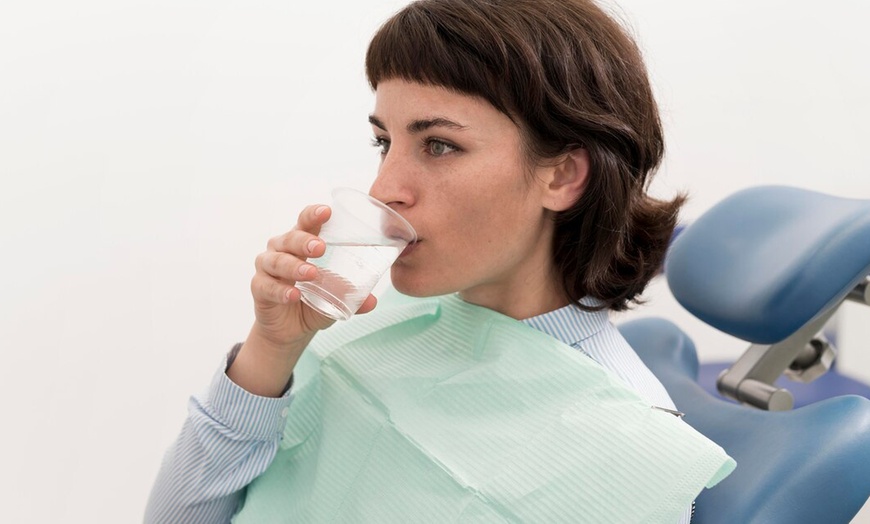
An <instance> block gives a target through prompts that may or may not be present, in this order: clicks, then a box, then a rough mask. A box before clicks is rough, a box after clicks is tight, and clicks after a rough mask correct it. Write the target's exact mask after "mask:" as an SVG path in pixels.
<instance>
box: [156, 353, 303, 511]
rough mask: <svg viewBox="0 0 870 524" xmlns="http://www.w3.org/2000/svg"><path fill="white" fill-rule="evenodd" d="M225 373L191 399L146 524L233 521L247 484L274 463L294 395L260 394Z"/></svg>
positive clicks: (168, 455)
mask: <svg viewBox="0 0 870 524" xmlns="http://www.w3.org/2000/svg"><path fill="white" fill-rule="evenodd" d="M240 346H241V344H239V345H237V346H236V347H235V348H234V351H233V352H232V353H231V355H230V358H228V360H229V361H231V360H232V357H234V356H235V354H234V353H237V352H238V349H239V348H240ZM230 363H231V364H232V362H230ZM231 367H232V366H231ZM224 369H226V366H224V367H223V368H222V369H221V370H220V371H219V372H218V373H217V374H216V375H215V377H214V380H213V381H212V384H211V386H210V388H209V389H208V391H207V392H206V393H205V394H204V395H195V396H193V397H191V399H190V403H189V408H188V409H189V414H188V418H187V420H186V421H185V423H184V426H183V428H182V430H181V434H180V435H179V436H178V438H177V439H176V441H175V442H174V443H173V445H172V447H170V448H169V450H168V451H167V452H166V455H165V457H164V459H163V464H162V466H161V469H160V473H159V474H158V476H157V481H156V482H155V484H154V487H153V489H152V492H151V496H150V498H149V500H148V505H147V507H146V510H145V522H146V523H164V522H166V523H169V522H172V523H175V522H185V523H188V522H190V523H197V522H203V523H206V522H207V523H215V522H229V521H230V518H231V517H232V516H233V514H234V513H235V511H236V509H237V507H238V505H239V502H240V501H241V499H242V496H243V493H244V488H245V486H247V485H248V484H249V483H250V482H251V481H252V480H254V479H255V478H256V477H257V476H258V475H260V474H261V473H262V472H263V471H265V470H266V468H267V467H269V464H271V462H272V460H273V459H274V457H275V453H276V452H277V449H278V443H279V442H280V438H281V434H282V433H283V430H284V426H285V423H286V414H287V411H288V406H289V405H290V403H291V400H292V398H291V396H290V394H289V393H287V392H282V393H283V395H282V396H280V397H277V398H270V397H265V396H259V395H255V394H253V393H250V392H249V391H246V390H245V389H244V388H242V387H240V386H239V385H237V384H235V383H234V382H233V381H232V380H230V378H229V377H228V376H227V373H225V372H224ZM285 382H286V380H285Z"/></svg>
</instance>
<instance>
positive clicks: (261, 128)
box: [0, 0, 870, 523]
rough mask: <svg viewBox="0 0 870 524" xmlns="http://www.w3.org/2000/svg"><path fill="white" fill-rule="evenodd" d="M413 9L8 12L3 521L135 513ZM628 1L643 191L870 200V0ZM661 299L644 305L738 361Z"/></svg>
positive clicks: (2, 38)
mask: <svg viewBox="0 0 870 524" xmlns="http://www.w3.org/2000/svg"><path fill="white" fill-rule="evenodd" d="M403 3H404V1H400V0H368V1H350V0H341V1H339V2H299V3H297V2H290V1H288V0H282V1H276V0H261V1H256V2H242V1H241V0H211V1H208V2H206V1H204V0H173V1H171V2H170V1H167V0H150V1H148V2H145V1H141V0H121V1H118V0H112V1H109V0H85V1H83V2H60V1H53V2H52V1H45V0H35V1H30V2H3V3H2V4H0V240H2V250H3V251H2V258H0V297H2V298H0V341H2V343H3V348H4V349H3V358H2V364H0V388H2V389H0V398H2V399H3V412H4V413H3V415H4V417H3V419H4V424H3V428H4V431H3V434H2V437H0V439H2V446H0V463H2V464H3V466H2V471H3V473H2V474H0V493H3V497H2V498H3V499H4V502H3V504H2V506H3V510H4V512H5V514H4V520H6V521H9V522H40V523H42V522H61V521H62V522H106V523H118V522H136V521H139V520H141V514H142V509H143V507H144V503H145V500H146V497H147V495H148V491H149V489H150V485H151V482H152V480H153V478H154V476H155V474H156V471H157V468H158V466H159V463H160V458H161V456H162V453H163V451H164V449H165V448H166V447H167V446H168V445H169V443H170V441H171V440H172V439H173V437H174V436H175V434H176V432H177V430H178V428H179V426H180V424H181V421H182V420H183V417H184V416H185V412H186V406H185V402H186V398H187V396H188V395H189V394H190V393H193V392H195V391H197V390H199V389H201V388H202V387H204V386H205V385H206V384H207V382H208V380H209V378H210V376H211V374H212V372H213V371H214V370H215V368H216V366H217V365H218V363H219V361H220V359H221V355H222V354H223V353H224V352H225V351H226V350H227V349H228V348H229V347H230V345H231V344H232V343H233V342H235V341H237V340H241V339H243V338H244V337H245V335H246V333H247V329H248V328H249V326H250V324H251V321H252V313H251V299H250V297H249V291H248V283H249V279H250V277H251V275H252V274H253V260H254V257H255V256H256V254H257V253H258V252H259V251H261V250H262V248H263V247H264V245H265V242H266V240H267V239H268V238H269V237H270V236H272V235H275V234H278V233H281V232H283V231H284V230H286V229H288V228H289V227H291V226H292V225H293V224H294V223H295V217H296V214H297V213H298V211H299V210H300V209H301V207H302V206H304V205H305V204H307V203H312V202H321V201H326V199H327V195H328V189H329V188H330V187H332V186H336V185H351V186H356V187H359V188H366V187H367V186H368V184H369V183H370V181H371V180H372V178H373V176H374V173H375V167H376V164H377V156H376V153H375V151H374V150H373V149H372V148H371V147H370V146H369V138H370V131H369V128H368V124H367V123H366V117H367V114H368V112H369V111H370V110H371V108H372V100H373V99H372V95H371V93H370V92H369V90H368V88H367V86H366V84H365V80H364V77H363V56H364V51H365V45H366V42H367V40H368V38H369V37H370V36H371V34H372V33H373V31H374V30H375V29H376V27H377V25H378V24H379V23H380V22H381V21H382V20H384V19H385V18H386V17H387V16H388V15H389V14H390V13H392V12H393V11H394V10H396V9H397V8H398V7H400V6H401V5H402V4H403ZM620 12H621V13H622V15H621V16H623V17H624V18H625V19H626V20H628V21H629V23H630V24H631V25H632V26H633V27H634V28H635V31H636V33H637V34H639V35H640V41H641V44H642V47H643V48H644V49H645V52H646V54H647V57H648V62H649V67H650V70H651V74H652V77H653V79H654V83H655V87H656V90H657V92H658V95H659V98H660V102H661V106H662V110H663V115H664V119H665V124H666V128H667V133H668V149H669V154H668V159H667V162H666V164H665V166H664V168H663V170H662V172H661V175H660V177H659V179H658V181H657V183H656V185H655V189H656V191H657V192H659V193H660V194H663V195H668V194H672V193H673V192H674V191H676V190H682V189H685V190H688V191H689V192H690V193H691V195H692V197H693V199H692V201H691V203H690V204H689V206H688V208H687V210H686V218H688V219H691V217H693V216H697V215H698V214H699V213H700V212H702V211H703V210H704V209H706V208H708V207H709V206H710V205H711V204H713V203H714V202H716V201H717V200H719V199H721V198H722V197H724V196H725V195H726V194H729V193H731V192H733V191H735V190H737V189H739V188H742V187H746V186H750V185H756V184H761V183H783V184H791V185H797V186H803V187H809V188H815V189H819V190H822V191H826V192H829V193H834V194H838V195H852V196H856V197H863V198H870V182H868V172H867V163H866V151H867V141H868V138H870V133H868V124H867V122H870V102H868V98H867V93H868V92H870V71H868V67H867V63H868V62H867V57H868V55H870V33H868V32H867V31H866V30H865V29H866V27H865V25H866V24H865V21H866V20H867V19H868V17H870V5H868V4H867V3H866V2H860V1H857V0H853V1H849V0H837V1H833V2H829V3H827V4H823V5H821V6H820V4H819V3H818V2H797V1H788V2H787V1H784V0H781V1H774V0H767V1H764V2H758V1H749V0H739V1H732V2H691V1H688V0H673V1H668V2H648V1H644V0H624V1H623V2H621V9H620ZM651 297H652V300H651V303H650V305H649V306H647V307H646V308H644V309H643V310H641V311H639V312H637V313H635V314H656V315H665V316H669V317H671V318H674V319H676V320H677V321H678V322H679V323H681V324H682V325H683V326H684V327H685V328H686V329H687V330H688V331H689V332H690V333H691V334H692V335H693V336H694V337H695V339H696V341H697V342H698V343H699V346H700V348H701V350H702V351H703V357H704V358H705V359H708V360H709V359H720V358H729V359H730V358H734V357H736V356H737V355H738V354H739V352H740V350H741V348H742V344H739V343H735V342H734V341H733V340H730V339H728V338H727V337H722V336H717V335H716V334H715V333H713V332H712V330H709V329H705V328H704V327H703V326H701V325H699V323H697V322H694V321H692V319H691V318H689V316H688V315H687V314H685V313H682V312H681V311H680V310H679V308H678V306H676V305H674V304H673V301H672V299H670V298H669V297H668V296H667V292H666V289H665V287H664V286H663V285H662V284H657V285H655V286H654V287H653V289H652V290H651ZM847 313H848V314H847V315H845V316H844V319H843V324H844V325H843V328H844V333H843V335H844V346H845V347H844V348H843V349H844V353H845V356H844V358H843V364H842V365H843V368H844V369H845V370H846V371H847V372H849V373H851V374H853V375H855V376H860V377H863V378H864V379H865V380H870V352H868V351H864V350H866V349H867V348H866V347H861V346H862V345H863V346H866V342H865V341H866V340H867V337H868V336H870V331H868V328H867V326H868V322H867V319H868V318H870V316H868V315H870V310H866V309H865V310H863V311H861V310H859V309H857V308H850V310H849V311H847ZM862 315H863V316H862ZM862 330H863V331H862ZM861 337H863V339H861ZM862 353H863V354H862ZM865 522H870V519H868V520H865Z"/></svg>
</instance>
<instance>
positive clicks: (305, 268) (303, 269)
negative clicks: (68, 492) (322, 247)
mask: <svg viewBox="0 0 870 524" xmlns="http://www.w3.org/2000/svg"><path fill="white" fill-rule="evenodd" d="M313 267H314V266H312V265H310V264H303V265H301V266H299V269H298V271H297V272H298V273H299V276H300V277H304V276H305V275H307V274H308V273H310V272H311V269H312V268H313Z"/></svg>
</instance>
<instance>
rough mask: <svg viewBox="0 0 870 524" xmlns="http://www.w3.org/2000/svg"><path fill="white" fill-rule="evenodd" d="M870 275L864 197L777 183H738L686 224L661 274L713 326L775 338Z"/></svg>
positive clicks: (746, 336) (748, 336)
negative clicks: (751, 185) (741, 186)
mask: <svg viewBox="0 0 870 524" xmlns="http://www.w3.org/2000/svg"><path fill="white" fill-rule="evenodd" d="M868 273H870V201H868V200H857V199H849V198H841V197H835V196H830V195H825V194H822V193H817V192H815V191H809V190H805V189H798V188H792V187H784V186H764V187H754V188H750V189H745V190H743V191H740V192H738V193H735V194H734V195H732V196H730V197H728V198H726V199H725V200H723V201H722V202H720V203H719V204H717V205H716V206H714V207H713V208H711V209H710V210H709V211H708V212H706V213H705V214H704V215H702V216H701V217H700V218H699V219H698V220H697V221H695V222H693V223H692V224H691V225H689V226H688V227H687V228H686V229H685V230H684V231H683V232H682V234H680V235H679V236H678V237H677V239H676V240H675V241H674V243H673V244H672V246H671V248H670V250H669V251H668V255H667V257H666V261H665V274H666V275H667V280H668V285H669V286H670V288H671V291H672V292H673V294H674V297H675V298H676V299H677V301H679V302H680V304H682V305H683V307H685V308H686V309H687V310H689V312H691V313H692V314H693V315H695V316H696V317H698V318H700V319H701V320H703V321H704V322H706V323H708V324H710V325H712V326H713V327H715V328H717V329H719V330H721V331H724V332H726V333H729V334H731V335H734V336H736V337H738V338H741V339H743V340H746V341H749V342H753V343H758V344H773V343H776V342H779V341H781V340H783V339H785V338H787V337H788V336H789V335H791V334H792V333H794V332H795V331H797V330H798V329H799V328H800V327H801V326H803V325H804V324H806V323H807V322H808V321H810V320H812V319H813V318H814V317H815V316H817V315H818V314H820V313H821V312H823V311H825V310H827V309H828V308H829V307H833V306H836V305H837V304H839V303H840V301H842V300H843V298H844V297H845V296H846V295H847V294H848V293H849V291H850V290H851V289H852V288H854V287H855V286H856V285H857V284H858V283H859V282H861V281H862V280H863V279H864V278H865V277H866V275H867V274H868Z"/></svg>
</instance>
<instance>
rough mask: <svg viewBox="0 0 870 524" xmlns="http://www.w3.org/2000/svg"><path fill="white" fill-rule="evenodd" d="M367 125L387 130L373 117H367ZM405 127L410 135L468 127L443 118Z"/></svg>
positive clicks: (459, 129) (435, 118)
mask: <svg viewBox="0 0 870 524" xmlns="http://www.w3.org/2000/svg"><path fill="white" fill-rule="evenodd" d="M369 123H370V124H371V125H373V126H375V127H377V128H379V129H383V130H384V131H386V130H387V127H386V126H385V125H384V123H383V122H381V120H380V119H379V118H378V117H376V116H375V115H369ZM405 127H406V129H407V130H408V132H409V133H411V134H417V133H420V132H422V131H425V130H427V129H430V128H433V127H446V128H448V129H453V130H456V131H462V130H464V129H468V126H464V125H462V124H459V123H457V122H454V121H453V120H450V119H448V118H444V117H433V118H424V119H420V120H414V121H412V122H410V123H409V124H408V125H407V126H405Z"/></svg>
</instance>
